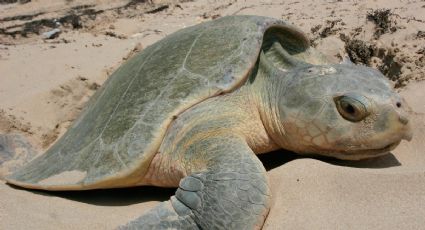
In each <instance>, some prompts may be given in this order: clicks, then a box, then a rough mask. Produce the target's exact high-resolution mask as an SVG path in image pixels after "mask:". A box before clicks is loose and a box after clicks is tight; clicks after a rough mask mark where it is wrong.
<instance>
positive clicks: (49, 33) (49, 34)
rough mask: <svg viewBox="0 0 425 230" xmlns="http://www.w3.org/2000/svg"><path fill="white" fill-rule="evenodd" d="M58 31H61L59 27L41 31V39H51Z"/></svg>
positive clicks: (56, 35) (57, 34) (55, 36)
mask: <svg viewBox="0 0 425 230" xmlns="http://www.w3.org/2000/svg"><path fill="white" fill-rule="evenodd" d="M60 33H61V30H60V29H59V28H56V29H53V30H50V31H47V32H44V33H42V34H41V36H42V37H43V39H53V38H57V37H58V36H59V34H60Z"/></svg>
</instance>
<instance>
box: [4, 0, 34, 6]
mask: <svg viewBox="0 0 425 230" xmlns="http://www.w3.org/2000/svg"><path fill="white" fill-rule="evenodd" d="M17 2H19V3H20V4H25V3H28V2H31V0H0V5H2V4H12V3H17Z"/></svg>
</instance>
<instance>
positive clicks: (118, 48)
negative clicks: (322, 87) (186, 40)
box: [0, 0, 425, 229]
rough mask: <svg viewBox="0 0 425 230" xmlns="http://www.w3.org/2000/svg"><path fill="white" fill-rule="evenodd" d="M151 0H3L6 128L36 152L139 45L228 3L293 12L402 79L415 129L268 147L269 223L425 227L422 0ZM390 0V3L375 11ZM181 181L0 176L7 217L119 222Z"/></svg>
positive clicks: (57, 222)
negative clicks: (117, 184)
mask: <svg viewBox="0 0 425 230" xmlns="http://www.w3.org/2000/svg"><path fill="white" fill-rule="evenodd" d="M0 2H5V1H0ZM140 2H143V1H130V2H129V1H119V0H107V1H94V0H91V1H90V0H89V1H78V0H66V1H61V0H58V1H53V0H32V1H30V2H29V3H25V4H19V3H14V4H0V133H19V134H22V135H23V136H24V137H26V138H27V139H28V140H29V141H30V143H24V144H26V145H28V144H31V145H32V146H34V150H33V151H34V153H33V154H32V155H36V153H42V152H43V151H44V150H45V149H46V148H48V146H50V145H51V144H52V143H53V142H54V141H55V140H56V139H57V138H58V137H59V136H60V135H61V134H62V133H63V132H64V131H65V130H66V129H67V127H68V126H69V125H70V123H71V122H72V121H73V120H74V119H75V117H76V116H77V115H78V114H79V112H80V111H81V109H82V108H83V107H84V104H85V102H86V101H87V100H88V98H89V97H90V96H91V95H92V94H93V92H94V91H95V90H96V89H97V88H98V87H99V85H101V84H102V83H103V82H104V81H105V80H106V79H107V77H108V75H109V74H110V73H111V72H112V71H113V70H114V69H116V68H117V67H118V66H119V65H120V64H121V63H122V62H123V61H125V60H126V59H127V58H128V57H130V56H131V55H132V54H133V53H134V52H137V51H138V50H141V49H143V48H144V47H146V46H148V45H150V44H152V43H153V42H155V41H157V40H159V39H161V38H163V37H165V36H166V35H168V34H170V33H172V32H174V31H176V30H178V29H181V28H184V27H187V26H190V25H194V24H197V23H200V22H203V21H207V20H211V19H213V18H217V17H221V16H225V15H232V14H255V15H264V16H270V17H275V18H280V19H284V20H289V21H291V22H292V23H293V24H295V25H296V26H298V27H300V28H301V29H303V30H304V31H305V32H306V33H308V34H309V36H310V38H311V40H312V44H313V45H314V46H316V48H317V49H319V50H321V51H322V52H324V53H325V54H326V55H328V56H329V57H330V58H331V59H332V60H334V61H336V62H337V61H339V60H340V57H341V56H344V55H346V54H347V53H348V55H349V56H350V57H351V58H352V59H353V60H354V61H357V62H359V63H364V64H368V65H371V66H374V67H376V68H379V69H380V70H381V71H383V72H384V73H385V74H386V75H387V76H388V77H389V78H391V79H393V80H394V82H395V84H396V86H397V87H399V88H398V90H399V91H400V92H401V94H402V95H403V96H404V97H405V98H406V100H407V102H408V103H409V104H410V106H411V107H412V110H413V111H412V122H414V124H415V136H414V139H413V140H412V141H411V142H409V143H407V142H402V144H401V145H400V146H399V147H398V148H397V149H396V150H395V151H393V152H392V153H391V154H389V155H387V156H384V157H381V158H377V159H371V160H365V161H360V162H344V161H336V160H329V159H309V158H297V157H296V156H294V155H293V154H291V153H286V152H279V153H274V154H267V155H264V156H262V160H263V161H264V163H265V165H266V166H267V168H268V169H269V171H268V173H269V176H270V178H271V186H272V191H273V196H274V202H273V204H274V205H273V207H272V209H271V211H270V214H269V216H268V218H267V220H266V223H265V229H423V228H424V226H425V150H424V149H425V144H424V140H425V102H424V100H425V99H424V98H425V81H421V80H423V79H425V74H424V72H425V69H424V65H425V57H424V55H425V2H424V1H423V0H422V1H420V0H417V1H401V0H400V1H395V0H389V1H384V0H375V1H340V0H335V1H326V2H325V1H314V0H306V1H260V2H258V1H251V0H246V1H242V0H239V1H207V0H199V1H179V2H178V3H176V2H175V1H146V3H140ZM173 2H174V3H173ZM384 8H385V9H390V10H391V11H390V13H389V14H385V12H384V11H382V12H381V13H382V14H381V15H379V14H373V12H374V11H373V10H377V9H384ZM387 13H388V12H387ZM368 14H369V15H370V17H369V18H370V20H368V19H367V15H368ZM17 16H18V17H17ZM66 16H67V17H66ZM373 16H381V17H373ZM385 16H389V17H388V20H387V18H385ZM53 18H56V19H58V20H57V21H59V22H61V23H62V26H60V29H61V33H60V34H59V36H58V37H57V38H54V39H46V40H44V39H43V38H42V36H41V35H40V34H41V33H43V32H46V31H49V30H51V29H52V28H49V27H48V26H52V22H53V21H52V20H42V19H53ZM373 18H375V19H378V21H377V22H378V23H374V22H373ZM40 24H42V25H44V26H40ZM377 24H379V25H380V26H381V27H380V29H379V28H377ZM54 25H55V23H54V22H53V26H54ZM80 27H81V28H80ZM0 153H2V152H1V150H0ZM18 155H19V154H18ZM22 155H23V154H20V156H15V158H12V159H9V158H5V157H4V156H0V178H1V177H2V176H4V175H5V174H7V173H9V172H10V171H11V170H13V169H15V168H16V167H19V166H20V165H22V164H23V163H25V162H26V161H28V160H29V159H27V158H25V157H22ZM32 155H31V156H32ZM3 161H4V162H3ZM172 193H173V190H166V189H157V188H133V189H123V190H122V189H120V190H106V191H85V192H61V193H44V192H34V191H26V190H21V189H18V188H16V187H11V186H8V185H6V184H5V183H4V182H3V181H0V229H29V228H31V229H77V228H78V229H112V228H115V227H117V226H119V225H121V224H124V223H126V222H128V221H129V220H132V219H134V218H136V217H137V216H140V215H141V214H143V213H144V212H146V211H147V210H148V209H149V208H152V207H153V206H154V205H155V204H156V203H157V202H158V201H161V200H167V199H168V197H169V196H170V195H171V194H172Z"/></svg>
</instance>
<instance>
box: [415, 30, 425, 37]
mask: <svg viewBox="0 0 425 230" xmlns="http://www.w3.org/2000/svg"><path fill="white" fill-rule="evenodd" d="M416 38H425V31H422V30H419V31H418V33H417V34H416Z"/></svg>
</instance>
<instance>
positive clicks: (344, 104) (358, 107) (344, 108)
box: [334, 95, 369, 122]
mask: <svg viewBox="0 0 425 230" xmlns="http://www.w3.org/2000/svg"><path fill="white" fill-rule="evenodd" d="M334 101H335V104H336V108H337V109H338V112H339V114H341V116H342V117H343V118H344V119H346V120H349V121H352V122H358V121H361V120H363V119H364V118H366V117H367V116H368V115H369V111H368V107H369V103H368V101H367V99H366V98H365V97H363V96H360V95H343V96H338V97H335V98H334Z"/></svg>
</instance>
